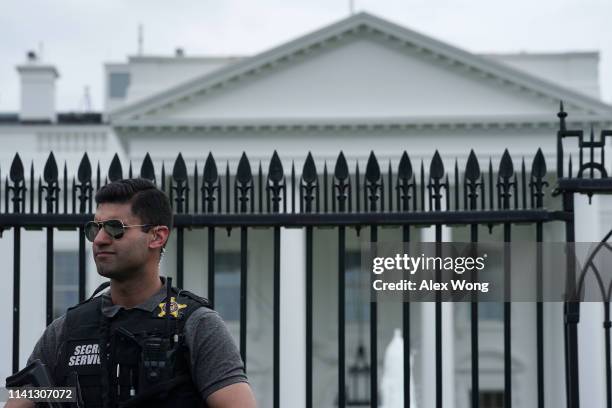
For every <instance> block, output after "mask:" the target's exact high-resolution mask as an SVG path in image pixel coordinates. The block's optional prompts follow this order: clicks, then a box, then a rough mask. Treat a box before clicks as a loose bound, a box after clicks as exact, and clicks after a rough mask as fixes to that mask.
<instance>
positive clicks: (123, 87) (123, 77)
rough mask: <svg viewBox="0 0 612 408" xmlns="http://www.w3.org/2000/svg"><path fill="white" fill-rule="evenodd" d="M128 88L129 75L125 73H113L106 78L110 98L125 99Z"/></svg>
mask: <svg viewBox="0 0 612 408" xmlns="http://www.w3.org/2000/svg"><path fill="white" fill-rule="evenodd" d="M128 86H130V74H129V73H127V72H113V73H111V74H109V76H108V95H109V96H110V97H111V98H125V95H126V94H127V88H128Z"/></svg>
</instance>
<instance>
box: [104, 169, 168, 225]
mask: <svg viewBox="0 0 612 408" xmlns="http://www.w3.org/2000/svg"><path fill="white" fill-rule="evenodd" d="M104 203H119V204H121V203H131V204H132V208H131V210H132V214H134V215H136V216H137V217H139V218H140V220H141V221H142V223H143V224H151V225H165V226H166V227H168V229H169V230H172V221H173V220H172V207H171V205H170V200H169V199H168V196H166V194H165V193H164V192H163V191H161V190H160V189H158V188H157V187H156V186H155V184H153V183H152V182H151V181H149V180H147V179H140V178H138V179H123V180H117V181H113V182H112V183H109V184H107V185H105V186H104V187H102V188H101V189H100V190H98V192H97V193H96V205H100V204H104Z"/></svg>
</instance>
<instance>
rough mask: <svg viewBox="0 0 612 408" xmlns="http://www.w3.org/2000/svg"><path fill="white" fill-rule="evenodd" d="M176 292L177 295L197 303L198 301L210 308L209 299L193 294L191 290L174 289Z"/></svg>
mask: <svg viewBox="0 0 612 408" xmlns="http://www.w3.org/2000/svg"><path fill="white" fill-rule="evenodd" d="M175 290H176V291H177V293H178V296H185V297H187V298H189V299H191V300H193V301H195V302H197V303H199V304H200V305H201V306H204V307H207V308H209V309H212V305H211V303H210V301H209V300H208V299H206V298H203V297H201V296H198V295H196V294H194V293H193V292H190V291H188V290H178V289H175Z"/></svg>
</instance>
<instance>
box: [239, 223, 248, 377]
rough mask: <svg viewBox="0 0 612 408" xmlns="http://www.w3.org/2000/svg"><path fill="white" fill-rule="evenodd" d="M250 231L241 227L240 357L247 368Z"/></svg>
mask: <svg viewBox="0 0 612 408" xmlns="http://www.w3.org/2000/svg"><path fill="white" fill-rule="evenodd" d="M248 242H249V241H248V229H247V227H244V226H243V227H240V355H241V357H242V361H243V362H244V368H245V370H246V367H247V338H246V325H247V303H246V299H247V269H248V258H247V255H248Z"/></svg>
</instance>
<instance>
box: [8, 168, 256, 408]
mask: <svg viewBox="0 0 612 408" xmlns="http://www.w3.org/2000/svg"><path fill="white" fill-rule="evenodd" d="M95 198H96V204H97V208H96V214H95V218H94V221H92V222H90V223H88V224H87V225H86V227H85V234H86V237H87V239H88V240H89V241H91V242H92V243H93V255H94V259H95V263H96V267H97V270H98V273H99V274H100V275H101V276H103V277H105V278H108V279H110V291H108V292H106V293H103V294H102V295H99V296H92V298H90V299H89V300H87V301H85V302H82V303H81V304H79V305H77V306H75V307H73V308H70V309H68V311H67V313H66V314H65V315H63V316H61V317H59V318H58V319H56V320H55V321H53V322H52V323H51V324H50V325H49V327H47V329H46V330H45V332H44V333H43V335H42V337H41V338H40V340H39V341H38V343H37V344H36V346H35V348H34V351H33V353H32V355H31V356H30V358H29V360H28V363H30V362H32V361H34V360H35V359H40V360H41V361H42V362H43V363H45V364H46V365H47V367H48V369H49V371H50V373H51V377H52V379H53V382H54V384H56V385H64V386H71V385H75V384H76V380H75V377H76V378H78V383H79V386H80V388H81V390H82V394H83V401H84V405H85V406H86V407H88V408H89V407H109V408H110V407H113V408H114V407H118V406H120V405H121V406H135V407H180V408H188V407H202V406H204V407H209V408H233V407H236V408H252V407H255V405H256V404H255V399H254V396H253V393H252V391H251V388H250V386H249V384H248V382H247V378H246V376H245V373H244V366H243V363H242V360H241V359H240V355H239V353H238V350H237V349H236V346H235V344H234V342H233V340H232V338H231V337H230V335H229V333H228V331H227V329H226V327H225V325H224V323H223V321H222V320H221V318H220V317H219V316H218V314H217V313H216V312H214V311H213V310H211V309H209V308H208V307H206V305H207V301H206V300H205V299H202V298H200V297H198V296H195V295H193V294H192V293H190V292H187V291H179V290H177V289H174V288H171V287H170V285H168V283H169V282H168V280H166V279H164V278H160V276H159V261H160V258H161V255H162V252H163V250H164V247H165V245H166V243H167V241H168V237H169V235H170V230H171V228H172V210H171V206H170V202H169V200H168V198H167V197H166V195H165V194H164V193H163V192H162V191H160V190H158V189H157V188H156V187H155V185H153V184H152V183H151V182H149V181H147V180H143V179H127V180H120V181H116V182H113V183H110V184H108V185H106V186H104V187H103V188H101V189H100V190H99V191H98V192H97V194H96V197H95ZM74 373H76V375H75V374H74ZM21 406H23V407H33V406H34V404H33V403H32V402H30V401H19V402H18V401H16V400H12V401H11V402H9V404H8V405H7V407H10V408H16V407H21Z"/></svg>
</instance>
